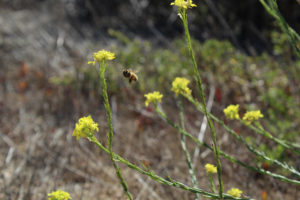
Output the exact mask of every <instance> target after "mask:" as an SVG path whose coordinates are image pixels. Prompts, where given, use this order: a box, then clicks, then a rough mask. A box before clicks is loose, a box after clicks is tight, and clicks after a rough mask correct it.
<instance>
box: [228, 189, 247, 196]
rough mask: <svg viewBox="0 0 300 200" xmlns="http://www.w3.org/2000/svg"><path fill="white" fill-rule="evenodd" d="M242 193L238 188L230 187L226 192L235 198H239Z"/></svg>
mask: <svg viewBox="0 0 300 200" xmlns="http://www.w3.org/2000/svg"><path fill="white" fill-rule="evenodd" d="M242 193H243V191H241V190H239V189H238V188H231V189H230V190H228V191H227V194H229V195H231V196H234V197H237V198H240V197H241V194H242Z"/></svg>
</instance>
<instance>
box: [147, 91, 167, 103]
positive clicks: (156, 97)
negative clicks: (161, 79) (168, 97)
mask: <svg viewBox="0 0 300 200" xmlns="http://www.w3.org/2000/svg"><path fill="white" fill-rule="evenodd" d="M145 97H146V101H145V105H146V106H148V105H149V103H154V104H156V103H157V102H161V99H162V98H163V95H162V94H160V92H157V91H155V92H152V93H148V94H145Z"/></svg>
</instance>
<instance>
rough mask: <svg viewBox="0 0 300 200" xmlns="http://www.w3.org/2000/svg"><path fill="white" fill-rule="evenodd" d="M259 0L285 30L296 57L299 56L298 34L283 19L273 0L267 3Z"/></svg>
mask: <svg viewBox="0 0 300 200" xmlns="http://www.w3.org/2000/svg"><path fill="white" fill-rule="evenodd" d="M259 1H260V3H261V4H262V5H263V7H264V8H265V9H266V11H267V12H268V13H269V14H270V15H272V16H273V17H274V18H275V20H276V21H277V23H278V24H279V26H280V28H281V30H282V31H283V32H285V34H286V35H287V36H288V38H289V42H290V44H291V45H292V48H293V50H294V51H295V52H296V54H297V55H298V57H300V49H299V48H298V47H297V42H299V41H300V36H299V35H298V33H297V32H296V31H295V30H294V29H292V28H291V27H290V26H289V25H288V23H287V22H286V21H285V19H284V17H283V16H282V15H281V13H280V11H279V9H278V5H277V2H276V1H275V0H267V2H268V3H266V1H265V0H259Z"/></svg>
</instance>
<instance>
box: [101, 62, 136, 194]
mask: <svg viewBox="0 0 300 200" xmlns="http://www.w3.org/2000/svg"><path fill="white" fill-rule="evenodd" d="M105 69H106V62H105V61H103V62H102V65H101V64H99V73H100V79H101V82H102V87H103V90H102V91H103V92H102V95H103V98H104V107H105V110H106V113H107V116H108V120H107V125H108V127H109V132H108V133H107V139H108V150H109V153H110V159H111V161H112V163H113V166H114V168H115V171H116V174H117V177H118V178H119V180H120V183H121V185H122V187H123V189H124V192H125V193H126V195H127V197H128V199H130V200H132V196H131V194H130V192H129V190H128V186H127V184H126V181H125V180H124V178H123V176H122V173H121V170H120V168H119V167H118V165H117V163H116V162H115V160H114V159H113V151H112V141H113V138H114V133H113V125H112V112H111V109H110V105H109V100H108V95H107V85H106V81H105Z"/></svg>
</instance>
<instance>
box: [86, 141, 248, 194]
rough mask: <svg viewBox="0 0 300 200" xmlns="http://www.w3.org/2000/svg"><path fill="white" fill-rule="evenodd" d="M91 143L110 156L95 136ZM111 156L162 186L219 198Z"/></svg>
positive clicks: (116, 156) (121, 158)
mask: <svg viewBox="0 0 300 200" xmlns="http://www.w3.org/2000/svg"><path fill="white" fill-rule="evenodd" d="M91 141H92V142H94V143H95V144H96V145H97V146H98V147H99V148H100V149H101V150H103V151H104V152H105V153H107V154H111V152H110V151H109V149H107V148H105V147H104V146H103V145H102V144H101V143H100V142H99V141H98V140H97V138H96V137H95V136H93V137H92V138H91ZM112 155H113V160H114V161H116V162H121V163H123V164H125V165H127V166H128V167H129V168H131V169H133V170H135V171H137V172H139V173H141V174H144V175H146V176H148V177H150V178H151V179H152V180H154V181H156V182H158V183H161V184H164V185H168V186H172V187H176V188H180V189H183V190H186V191H189V192H193V193H199V194H201V195H203V196H205V197H207V198H210V199H218V198H219V196H218V195H216V194H213V193H210V192H206V191H205V190H202V189H200V188H197V187H189V186H187V185H185V184H183V183H181V182H178V181H175V180H173V179H171V178H170V177H168V180H167V179H165V178H163V177H161V176H158V175H156V174H155V173H154V172H153V171H151V170H149V169H147V171H146V170H143V169H141V168H140V167H138V166H137V165H135V164H133V163H131V162H129V161H128V160H126V159H124V158H123V157H121V156H119V155H117V154H115V153H112ZM223 196H224V199H235V200H253V199H249V198H236V197H232V196H230V195H227V194H223Z"/></svg>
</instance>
